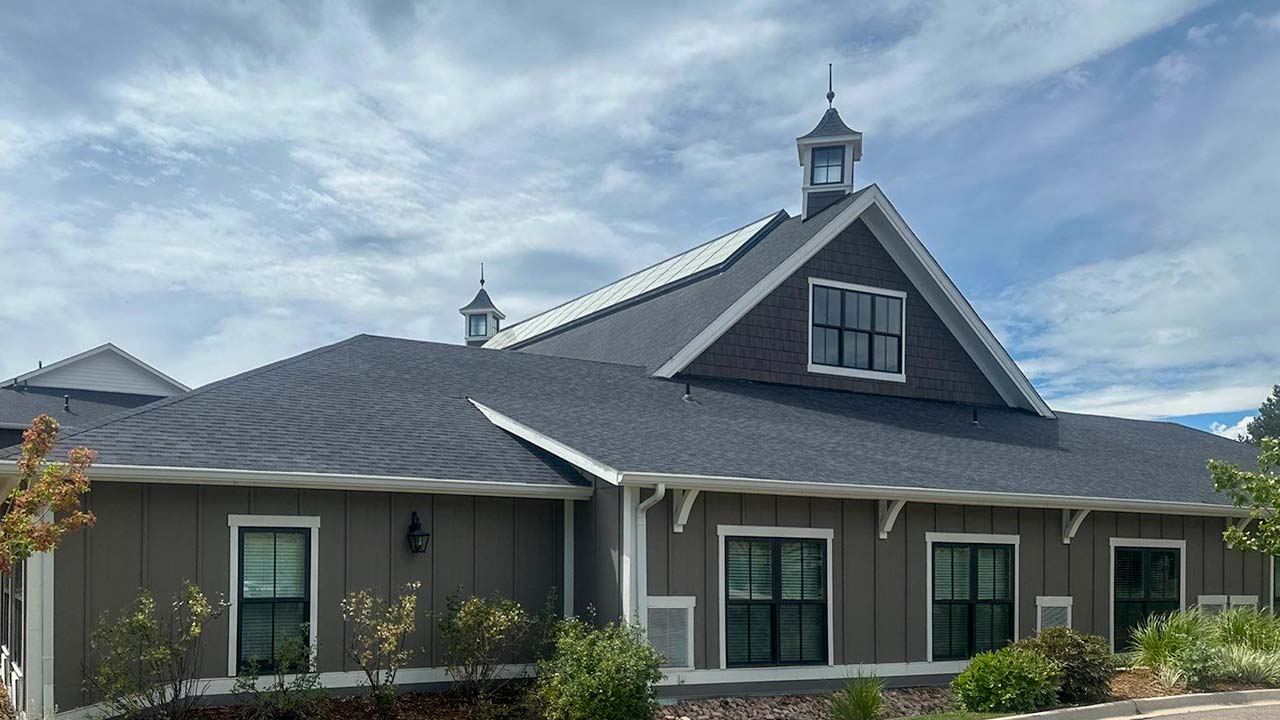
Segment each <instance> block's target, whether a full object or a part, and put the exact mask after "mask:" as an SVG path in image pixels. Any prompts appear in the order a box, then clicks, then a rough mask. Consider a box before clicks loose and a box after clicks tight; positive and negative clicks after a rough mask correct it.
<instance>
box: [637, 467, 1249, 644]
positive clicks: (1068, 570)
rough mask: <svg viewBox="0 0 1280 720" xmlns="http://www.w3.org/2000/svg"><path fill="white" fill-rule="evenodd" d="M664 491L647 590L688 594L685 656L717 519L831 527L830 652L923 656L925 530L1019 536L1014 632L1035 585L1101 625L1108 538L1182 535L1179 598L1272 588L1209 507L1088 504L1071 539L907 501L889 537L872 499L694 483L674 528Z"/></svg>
mask: <svg viewBox="0 0 1280 720" xmlns="http://www.w3.org/2000/svg"><path fill="white" fill-rule="evenodd" d="M671 509H672V504H671V502H670V501H669V500H668V501H664V502H662V503H659V504H658V505H656V506H655V507H653V508H652V509H651V510H650V511H649V518H648V528H649V532H648V537H647V544H646V549H647V555H648V560H649V570H648V585H647V591H648V594H649V595H650V596H665V595H692V596H694V597H696V598H697V605H696V608H695V611H694V623H695V627H694V633H695V635H694V665H695V668H697V669H714V668H716V667H718V665H719V660H720V647H719V643H720V629H719V618H720V603H721V598H720V587H719V582H720V580H719V563H720V562H721V559H720V557H719V537H718V535H717V527H718V526H720V525H756V526H777V527H800V528H830V529H831V530H833V531H834V539H833V542H832V554H833V558H832V561H833V562H834V566H833V576H834V577H833V586H834V597H833V598H832V599H831V600H832V601H833V602H834V603H835V609H834V610H835V611H834V613H833V616H832V625H833V628H832V629H833V632H834V638H835V642H834V658H833V661H834V664H837V665H853V664H870V663H877V664H882V663H902V662H923V661H925V660H926V659H927V658H928V648H927V642H928V640H927V633H926V623H927V620H926V618H927V610H928V596H927V590H926V588H927V577H928V575H927V573H928V572H929V568H928V560H927V557H926V554H927V550H926V537H925V536H926V533H930V532H949V533H981V534H999V535H1017V536H1019V538H1020V540H1019V544H1020V545H1019V554H1018V565H1019V567H1018V576H1017V577H1018V590H1019V592H1018V603H1019V607H1018V635H1019V637H1027V636H1030V635H1032V634H1034V633H1035V627H1036V604H1035V603H1036V597H1037V596H1040V595H1070V596H1071V597H1072V598H1073V602H1074V606H1073V609H1072V616H1073V617H1072V619H1073V622H1072V624H1073V626H1074V627H1075V628H1076V629H1078V630H1084V631H1087V632H1091V633H1096V634H1098V635H1103V636H1106V635H1109V633H1110V628H1109V624H1110V617H1111V616H1110V610H1109V603H1110V592H1111V589H1110V572H1111V570H1110V562H1111V556H1110V552H1111V548H1110V540H1111V538H1113V537H1122V538H1161V539H1173V540H1185V541H1186V548H1187V550H1186V555H1187V557H1186V578H1185V579H1184V583H1185V587H1186V598H1187V603H1188V605H1190V604H1194V603H1195V601H1196V597H1197V596H1198V595H1210V594H1243V595H1257V596H1258V597H1259V598H1260V599H1262V600H1263V601H1264V602H1265V598H1266V597H1267V593H1268V592H1269V587H1270V585H1269V583H1268V582H1267V573H1268V572H1269V570H1268V567H1269V566H1268V564H1267V562H1266V559H1265V558H1264V557H1263V556H1261V555H1257V554H1254V553H1243V552H1240V551H1236V550H1231V549H1229V548H1226V547H1225V546H1224V544H1223V542H1222V531H1223V530H1224V529H1225V527H1226V521H1225V520H1224V519H1222V518H1213V517H1183V516H1174V515H1145V514H1144V515H1139V514H1133V513H1111V512H1093V513H1090V515H1089V516H1088V517H1087V518H1086V519H1085V521H1084V523H1083V524H1082V525H1081V527H1080V529H1079V531H1078V533H1077V534H1076V537H1075V539H1074V540H1072V542H1071V544H1070V545H1065V544H1063V542H1062V511H1061V510H1057V509H1040V508H1009V507H982V506H964V505H933V504H926V503H907V505H906V506H905V507H904V508H903V511H902V513H901V515H899V517H898V521H897V524H896V526H895V527H894V529H893V532H891V533H890V534H889V538H888V539H887V540H881V539H879V536H878V526H877V505H876V502H875V501H870V500H839V499H831V498H806V497H794V496H773V495H748V494H732V493H711V492H704V493H702V494H701V495H700V496H699V498H698V500H697V503H696V504H695V505H694V508H693V511H692V513H691V514H690V516H689V522H688V524H687V525H686V526H685V530H684V532H683V533H676V532H673V530H672V527H671Z"/></svg>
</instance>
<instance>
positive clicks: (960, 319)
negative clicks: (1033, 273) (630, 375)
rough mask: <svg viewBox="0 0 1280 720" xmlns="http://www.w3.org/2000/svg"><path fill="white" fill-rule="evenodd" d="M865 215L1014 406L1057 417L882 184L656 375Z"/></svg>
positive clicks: (682, 361) (691, 355) (677, 367)
mask: <svg viewBox="0 0 1280 720" xmlns="http://www.w3.org/2000/svg"><path fill="white" fill-rule="evenodd" d="M858 219H862V220H863V222H865V223H866V224H867V227H868V228H870V230H871V232H872V234H874V235H875V236H876V239H877V240H879V241H880V244H881V245H882V246H884V248H885V251H886V252H888V253H889V255H890V257H892V258H893V260H894V262H896V263H897V264H898V266H899V267H900V268H901V269H902V272H903V273H904V274H906V276H907V278H908V279H909V280H910V281H911V282H912V283H913V284H914V285H915V286H916V288H917V289H919V291H920V293H921V294H922V295H924V297H925V299H926V300H927V301H928V303H929V305H930V307H932V308H933V310H934V312H936V313H937V314H938V317H940V318H942V321H943V323H945V324H946V326H947V328H948V329H949V330H950V331H951V333H952V334H953V335H955V337H956V339H957V340H958V341H959V342H960V344H961V345H962V346H963V347H964V349H965V351H966V352H967V353H968V354H969V356H970V357H971V358H972V359H973V361H974V363H975V364H977V366H978V368H979V369H980V370H981V371H982V373H983V374H984V375H985V376H986V378H987V379H988V380H989V381H990V382H991V384H992V385H993V386H994V387H995V388H996V391H997V392H999V393H1000V396H1001V398H1003V399H1004V401H1005V402H1006V403H1007V404H1008V405H1009V406H1011V407H1017V408H1022V409H1024V410H1031V411H1032V412H1035V413H1037V414H1038V415H1041V416H1043V417H1048V418H1052V417H1054V414H1053V410H1051V409H1050V408H1049V405H1048V404H1047V403H1046V402H1045V401H1044V399H1043V398H1041V397H1040V394H1039V393H1038V392H1036V389H1035V387H1033V386H1032V385H1031V382H1030V381H1029V380H1028V379H1027V376H1026V375H1024V374H1023V373H1022V370H1021V369H1020V368H1019V367H1018V365H1017V363H1015V362H1014V361H1013V358H1012V357H1011V356H1010V355H1009V353H1008V351H1006V350H1005V349H1004V346H1003V345H1001V344H1000V341H999V340H997V339H996V337H995V335H994V334H992V332H991V330H990V328H988V327H987V325H986V323H985V322H983V320H982V318H980V317H979V316H978V314H977V312H976V311H975V310H974V309H973V306H972V305H970V304H969V301H968V300H966V299H965V297H964V295H962V294H961V293H960V290H959V289H958V288H957V287H956V286H955V284H954V283H952V282H951V279H950V278H949V277H948V276H947V274H946V272H945V271H943V269H942V267H941V266H940V265H938V261H937V260H935V259H934V258H933V256H932V255H931V254H929V251H928V250H927V249H926V248H925V247H924V245H923V244H922V243H921V242H920V240H919V238H917V237H916V236H915V233H913V232H912V231H911V228H910V227H908V226H907V223H906V221H905V220H904V219H903V218H902V216H901V215H899V214H898V211H897V210H896V209H895V208H894V207H893V204H892V203H890V202H889V200H888V198H887V197H885V195H884V193H883V192H882V191H881V190H880V188H879V186H877V185H871V186H870V187H868V188H866V189H865V190H863V191H862V196H861V197H859V198H858V199H857V200H855V201H854V202H853V203H852V204H850V205H849V207H847V208H845V209H844V210H843V211H841V212H840V213H839V214H838V215H836V216H835V217H833V218H832V219H831V220H830V221H829V222H828V223H827V225H826V226H824V227H823V228H822V229H821V230H819V231H818V232H817V234H815V235H814V236H813V238H811V239H810V240H809V241H808V242H806V243H805V244H804V245H803V246H802V247H801V248H800V249H799V250H797V251H796V252H795V253H793V254H792V255H791V256H790V257H788V258H787V259H786V260H784V261H783V262H782V263H781V264H779V265H778V266H777V267H776V268H774V269H773V271H771V272H770V273H769V274H768V275H766V276H765V277H764V278H763V279H762V280H760V282H758V283H756V285H755V286H754V287H752V288H751V289H750V290H748V291H747V292H746V293H745V294H744V295H743V296H742V297H740V298H738V300H737V301H736V302H734V303H733V304H732V305H730V306H729V308H728V309H727V310H725V312H724V313H722V314H721V315H720V317H718V318H716V320H715V321H714V322H712V323H711V324H710V325H708V326H707V327H706V328H704V329H703V330H702V332H700V333H699V334H698V335H697V336H696V337H694V339H693V340H692V341H690V342H689V344H687V345H685V346H684V347H683V348H681V349H680V351H679V352H677V353H676V354H675V355H674V356H673V357H672V358H671V359H670V360H668V361H667V362H666V363H664V364H663V365H662V366H661V367H660V368H658V370H657V372H655V373H654V376H655V377H663V378H670V377H672V376H674V375H675V374H676V373H679V372H680V371H682V370H684V369H685V368H686V367H688V365H689V364H690V363H691V362H693V361H694V360H695V359H696V358H697V357H698V356H699V355H701V354H702V353H703V352H704V351H705V350H706V349H707V348H708V347H710V346H711V344H712V343H714V342H715V341H716V340H718V339H719V338H720V336H721V335H723V334H724V333H725V332H727V331H728V330H729V329H730V328H731V327H733V326H734V324H736V323H737V322H738V321H739V320H740V319H742V317H743V316H744V315H746V314H747V313H748V312H749V311H750V310H751V309H752V308H754V307H755V306H756V305H757V304H758V303H759V302H760V301H761V300H763V299H764V298H765V297H766V296H768V294H769V293H771V292H773V290H774V289H775V288H777V287H778V286H779V285H781V284H782V283H783V282H784V281H786V279H787V278H789V277H791V276H792V275H794V274H795V273H796V272H798V271H799V270H800V268H801V267H803V265H804V264H805V263H806V262H807V261H808V260H809V258H811V257H813V256H814V255H815V254H817V253H818V252H819V251H820V250H822V248H824V247H826V246H827V244H828V243H830V242H831V241H832V240H834V239H835V238H836V237H837V236H838V235H839V234H840V233H842V232H844V230H845V229H846V228H848V227H849V226H850V225H852V224H853V223H854V222H855V221H856V220H858Z"/></svg>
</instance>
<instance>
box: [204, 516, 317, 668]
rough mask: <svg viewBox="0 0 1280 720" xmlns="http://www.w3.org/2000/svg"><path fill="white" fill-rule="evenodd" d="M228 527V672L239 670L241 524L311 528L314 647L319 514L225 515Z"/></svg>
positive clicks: (313, 636)
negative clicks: (229, 570) (229, 554)
mask: <svg viewBox="0 0 1280 720" xmlns="http://www.w3.org/2000/svg"><path fill="white" fill-rule="evenodd" d="M227 527H228V528H229V529H230V533H229V534H230V535H231V563H230V565H231V578H230V581H229V582H228V584H227V601H228V602H229V603H230V605H229V607H228V608H227V617H228V619H229V621H230V622H228V623H227V676H228V677H235V676H236V675H237V674H238V673H239V670H240V669H239V668H238V667H237V665H236V656H237V655H239V654H240V653H239V650H240V648H239V646H238V644H237V639H238V637H237V636H238V633H237V632H236V630H237V629H238V627H239V625H240V608H239V602H240V588H239V587H238V585H239V583H240V529H241V528H310V530H311V568H310V570H311V577H310V578H309V580H310V584H311V590H310V592H311V602H310V603H309V604H310V606H311V608H310V609H311V617H310V618H309V622H308V625H307V631H308V633H309V634H310V636H311V637H310V638H309V640H310V643H311V645H310V646H311V647H312V648H314V647H316V644H317V642H318V638H317V634H318V633H319V630H320V518H319V517H317V516H309V515H228V516H227Z"/></svg>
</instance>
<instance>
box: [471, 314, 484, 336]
mask: <svg viewBox="0 0 1280 720" xmlns="http://www.w3.org/2000/svg"><path fill="white" fill-rule="evenodd" d="M488 334H489V316H488V315H483V314H481V315H468V316H467V335H469V336H470V337H486V336H487V335H488Z"/></svg>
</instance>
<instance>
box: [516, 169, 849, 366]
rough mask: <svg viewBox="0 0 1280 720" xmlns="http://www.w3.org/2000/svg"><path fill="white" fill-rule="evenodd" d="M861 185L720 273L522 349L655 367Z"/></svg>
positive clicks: (789, 224)
mask: <svg viewBox="0 0 1280 720" xmlns="http://www.w3.org/2000/svg"><path fill="white" fill-rule="evenodd" d="M865 190H866V188H863V189H862V190H859V191H857V192H855V193H852V194H850V195H849V196H848V197H845V198H844V199H842V200H841V201H840V202H837V203H835V204H833V205H832V206H831V207H828V208H826V209H824V210H823V211H822V212H820V213H816V214H814V215H811V216H810V217H809V218H808V219H807V220H801V219H800V218H798V217H793V218H790V219H787V220H784V221H783V222H781V223H779V224H778V225H777V226H776V227H775V228H773V229H772V230H770V231H769V233H768V234H767V235H765V236H764V237H763V238H761V239H760V240H758V241H756V243H755V244H754V245H752V246H751V247H750V248H748V249H747V250H746V251H745V252H743V253H742V255H740V256H739V257H738V258H737V259H736V260H734V261H733V262H732V263H730V264H729V265H728V266H726V267H725V269H724V270H722V271H720V272H718V273H715V274H713V275H708V276H706V277H703V278H702V279H700V280H697V281H696V282H692V283H689V284H686V285H682V286H679V287H675V288H673V289H671V290H669V291H666V292H662V293H659V294H657V295H654V296H652V297H650V298H648V299H645V300H643V301H642V302H638V303H635V304H632V305H628V306H625V307H622V308H620V309H618V310H616V311H614V312H611V313H608V314H605V315H601V316H599V317H596V318H594V319H592V320H591V321H590V322H586V323H584V324H580V325H576V326H572V327H569V328H567V329H564V330H561V331H559V332H555V333H550V334H547V335H544V336H542V337H541V338H538V339H536V340H534V341H532V342H530V343H528V344H526V345H522V346H521V347H520V350H521V351H523V352H529V353H538V354H543V355H558V356H561V357H570V358H578V359H582V360H599V361H603V362H614V363H625V364H631V365H639V366H642V367H644V368H647V369H648V370H649V372H653V371H655V370H657V369H658V367H660V366H661V365H662V364H663V363H665V362H666V361H667V360H670V359H671V358H672V356H674V355H675V354H676V353H677V352H679V350H680V349H681V348H683V347H684V346H685V345H687V344H689V342H690V341H692V340H693V338H694V337H695V336H697V334H698V333H700V332H702V330H703V329H704V328H706V327H707V326H708V325H710V324H711V323H712V322H713V321H714V320H715V319H716V318H717V317H719V316H720V314H721V313H723V312H724V311H725V310H727V309H728V308H729V306H730V305H732V304H733V303H734V301H736V300H737V299H738V298H740V297H742V295H744V294H746V292H747V290H749V289H750V288H751V287H752V286H754V285H755V284H756V283H757V282H759V281H760V280H761V279H763V278H764V276H766V275H768V274H769V272H770V271H771V270H773V269H774V268H775V267H777V266H778V265H779V264H780V263H781V262H782V261H783V260H784V259H786V258H787V257H789V256H790V255H791V254H792V253H794V252H795V251H796V250H798V249H799V248H800V247H801V246H802V245H804V244H805V243H806V242H808V241H809V239H810V238H812V237H813V236H814V235H815V234H817V233H818V231H819V230H821V229H822V227H823V226H824V225H826V224H827V222H828V221H830V220H831V219H832V218H834V217H835V216H836V215H838V214H839V213H840V211H841V210H843V209H844V208H845V207H846V206H847V205H848V204H849V203H852V202H853V201H854V200H855V199H857V198H858V197H859V196H860V195H861V194H862V193H863V192H864V191H865Z"/></svg>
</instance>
